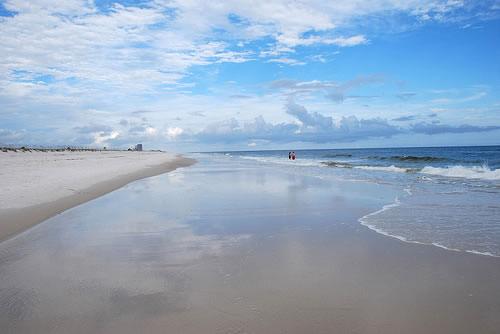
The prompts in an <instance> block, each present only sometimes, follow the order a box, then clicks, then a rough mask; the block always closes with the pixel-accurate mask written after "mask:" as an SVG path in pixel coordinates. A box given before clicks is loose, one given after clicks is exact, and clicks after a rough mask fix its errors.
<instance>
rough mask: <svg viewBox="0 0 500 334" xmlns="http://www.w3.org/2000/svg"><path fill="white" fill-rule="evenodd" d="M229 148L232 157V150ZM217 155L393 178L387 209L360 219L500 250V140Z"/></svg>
mask: <svg viewBox="0 0 500 334" xmlns="http://www.w3.org/2000/svg"><path fill="white" fill-rule="evenodd" d="M226 154H228V155H226ZM287 154H288V152H287V151H253V152H230V153H219V155H221V156H222V157H225V158H226V159H232V160H235V161H243V162H244V163H247V164H252V165H257V166H269V167H270V166H274V167H275V168H279V169H281V170H283V169H285V170H290V171H293V172H294V173H299V174H305V175H311V176H316V177H320V178H323V179H325V180H327V179H337V180H347V179H349V180H356V181H358V182H365V183H373V182H374V183H379V184H390V185H392V186H393V187H396V188H398V190H399V191H401V192H403V194H402V195H401V194H397V193H396V194H395V196H394V198H393V199H392V200H391V201H389V202H387V203H385V204H386V206H385V209H384V210H380V211H378V212H376V213H372V214H370V215H367V216H365V217H363V218H362V219H361V221H362V222H363V224H365V225H366V226H368V227H370V228H372V229H373V230H375V231H377V232H379V233H381V234H384V235H390V236H393V237H396V238H398V239H400V240H404V241H408V242H417V243H424V244H428V245H435V246H439V247H444V248H447V249H450V250H457V251H464V252H471V253H476V254H482V255H490V256H500V218H499V217H500V146H486V147H434V148H382V149H349V150H348V149H345V150H302V151H297V156H298V160H296V161H289V160H288V159H287Z"/></svg>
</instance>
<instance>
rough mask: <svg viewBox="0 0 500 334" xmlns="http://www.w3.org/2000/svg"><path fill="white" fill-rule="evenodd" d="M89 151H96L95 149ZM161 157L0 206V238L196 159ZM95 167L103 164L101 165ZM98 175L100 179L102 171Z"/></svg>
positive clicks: (2, 239) (9, 236) (179, 156)
mask: <svg viewBox="0 0 500 334" xmlns="http://www.w3.org/2000/svg"><path fill="white" fill-rule="evenodd" d="M121 153H123V152H121ZM19 154H23V153H19ZM42 154H45V153H42ZM90 154H99V153H95V152H94V153H90ZM162 158H167V160H165V159H163V160H162V162H161V163H159V164H154V165H144V166H142V167H141V168H139V169H137V168H136V170H132V171H130V172H127V173H125V174H121V175H116V174H113V175H109V176H108V178H107V179H104V180H100V181H97V182H96V183H94V184H91V185H90V186H87V187H80V188H78V187H75V188H77V189H75V190H73V193H71V194H67V195H64V196H60V197H58V198H56V199H53V200H49V201H46V202H42V203H37V204H34V205H26V206H21V207H7V208H5V207H4V208H2V207H0V221H1V224H0V242H2V241H4V240H7V239H10V238H12V237H15V236H16V235H18V234H20V233H22V232H24V231H25V230H27V229H29V228H31V227H33V226H35V225H37V224H39V223H41V222H43V221H45V220H47V219H49V218H51V217H53V216H55V215H57V214H60V213H62V212H64V211H66V210H68V209H70V208H73V207H75V206H78V205H80V204H83V203H85V202H88V201H91V200H93V199H95V198H98V197H100V196H103V195H105V194H107V193H110V192H112V191H114V190H117V189H119V188H121V187H123V186H125V185H127V184H129V183H131V182H133V181H137V180H140V179H143V178H148V177H152V176H156V175H160V174H164V173H168V172H171V171H173V170H175V169H177V168H181V167H188V166H190V165H192V164H194V163H195V162H196V160H194V159H191V158H186V157H183V156H182V155H179V154H178V155H171V154H168V155H167V154H165V157H162ZM94 167H95V168H102V165H100V166H94ZM57 172H58V171H57V170H54V171H53V173H57ZM100 176H101V177H100V178H101V179H102V175H100ZM61 186H62V185H61Z"/></svg>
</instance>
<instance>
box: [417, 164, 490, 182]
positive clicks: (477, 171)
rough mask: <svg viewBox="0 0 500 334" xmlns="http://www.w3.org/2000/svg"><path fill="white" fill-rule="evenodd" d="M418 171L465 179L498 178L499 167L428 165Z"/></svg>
mask: <svg viewBox="0 0 500 334" xmlns="http://www.w3.org/2000/svg"><path fill="white" fill-rule="evenodd" d="M420 173H423V174H429V175H440V176H447V177H460V178H466V179H482V180H500V169H489V168H488V167H486V166H472V167H465V166H450V167H447V168H439V167H430V166H428V167H424V168H422V170H421V171H420Z"/></svg>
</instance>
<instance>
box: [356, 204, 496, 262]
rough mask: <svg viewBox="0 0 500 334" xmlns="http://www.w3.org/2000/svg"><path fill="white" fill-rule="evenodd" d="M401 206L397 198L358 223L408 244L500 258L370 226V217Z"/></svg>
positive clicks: (360, 219)
mask: <svg viewBox="0 0 500 334" xmlns="http://www.w3.org/2000/svg"><path fill="white" fill-rule="evenodd" d="M400 205H401V202H400V201H399V198H397V197H396V199H395V200H394V203H391V204H387V205H384V206H383V207H382V209H380V210H377V211H375V212H372V213H369V214H367V215H365V216H363V217H361V218H359V219H358V221H359V222H360V223H361V225H363V226H365V227H367V228H369V229H370V230H372V231H374V232H376V233H378V234H382V235H385V236H387V237H390V238H394V239H398V240H400V241H403V242H406V243H410V244H419V245H429V246H430V245H432V246H435V247H439V248H442V249H445V250H448V251H453V252H466V253H471V254H475V255H483V256H493V257H500V256H499V255H495V254H492V253H490V252H480V251H477V250H460V249H457V248H452V247H448V246H445V245H443V244H440V243H437V242H422V241H416V240H409V239H408V238H406V237H403V236H401V235H397V234H391V233H389V232H387V231H385V230H383V229H381V228H378V227H376V226H375V225H373V224H370V222H369V218H370V217H372V216H375V215H378V214H380V213H382V212H384V211H387V210H389V209H392V208H395V207H398V206H400Z"/></svg>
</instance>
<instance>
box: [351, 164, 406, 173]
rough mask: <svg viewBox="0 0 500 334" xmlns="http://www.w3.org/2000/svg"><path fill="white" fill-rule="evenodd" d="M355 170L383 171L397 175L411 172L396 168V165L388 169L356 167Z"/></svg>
mask: <svg viewBox="0 0 500 334" xmlns="http://www.w3.org/2000/svg"><path fill="white" fill-rule="evenodd" d="M354 168H357V169H364V170H374V171H381V172H395V173H406V172H408V171H409V169H408V168H401V167H396V166H394V165H392V166H388V167H385V166H355V167H354Z"/></svg>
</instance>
